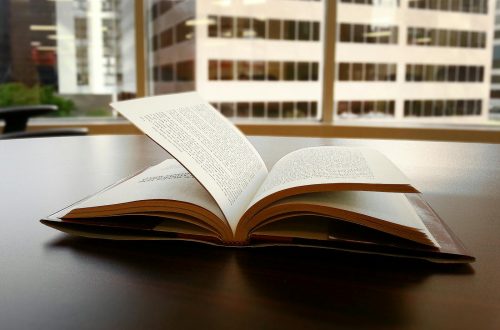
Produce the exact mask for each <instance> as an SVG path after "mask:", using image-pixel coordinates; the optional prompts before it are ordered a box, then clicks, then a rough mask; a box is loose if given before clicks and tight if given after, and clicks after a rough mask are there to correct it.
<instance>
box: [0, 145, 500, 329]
mask: <svg viewBox="0 0 500 330" xmlns="http://www.w3.org/2000/svg"><path fill="white" fill-rule="evenodd" d="M252 141H253V142H254V143H255V145H256V147H257V149H259V151H260V152H261V153H262V154H263V155H264V157H265V159H266V161H267V163H268V165H271V164H272V163H274V162H275V161H276V160H277V159H278V158H279V157H281V156H282V155H284V154H285V153H287V152H289V151H291V150H294V149H297V148H300V147H306V146H313V145H332V144H335V145H365V146H370V147H374V148H376V149H379V150H380V151H382V152H383V153H385V154H386V155H387V156H388V157H389V158H391V159H392V160H393V161H394V162H395V163H396V164H397V165H398V166H399V167H400V168H401V169H402V170H403V171H404V172H405V173H406V174H407V175H408V176H409V177H410V179H411V180H412V182H414V184H415V186H416V187H417V188H419V189H420V190H421V191H422V192H423V193H424V194H425V196H426V198H427V200H428V201H429V202H430V204H431V205H432V206H433V207H434V208H435V210H436V211H437V212H438V213H439V214H440V215H441V216H442V218H443V219H444V220H445V221H446V222H447V224H448V225H449V226H450V227H451V228H452V230H453V231H454V232H455V233H456V234H457V235H458V236H459V237H460V238H461V239H462V240H463V241H464V243H465V244H466V245H467V246H468V247H469V248H470V249H471V251H472V252H473V253H474V254H475V256H476V257H477V262H476V263H474V264H472V265H471V266H452V267H450V266H446V265H434V264H429V263H426V262H419V261H408V260H399V259H396V258H387V257H377V256H362V255H353V254H347V253H341V252H334V251H317V250H299V249H283V248H276V249H260V250H237V249H229V248H215V247H207V246H203V245H197V244H194V243H179V242H108V241H98V240H89V239H79V238H73V237H70V236H67V235H64V234H61V233H59V232H56V231H55V230H52V229H50V228H47V227H45V226H43V225H41V224H40V223H39V222H38V220H39V219H40V218H41V217H43V216H45V215H48V214H50V213H52V212H53V211H56V210H58V209H60V208H62V207H64V206H66V205H67V204H70V203H72V202H74V201H76V200H79V199H81V198H83V197H84V196H86V195H88V194H91V193H93V192H95V191H96V190H98V189H100V188H103V187H104V186H107V185H108V184H110V183H112V182H114V181H116V180H117V179H119V178H121V177H124V176H126V175H127V174H130V173H132V172H134V171H136V170H138V169H140V168H142V167H145V166H147V165H149V164H153V163H155V162H158V161H160V160H163V159H164V158H166V157H167V154H166V153H165V152H164V151H163V150H160V149H159V147H158V146H156V145H155V144H154V143H152V142H150V141H149V140H147V139H146V138H144V137H140V136H92V137H70V138H53V139H30V140H11V141H0V173H1V176H0V328H1V329H30V328H31V329H35V328H36V329H155V328H164V329H166V328H169V329H176V328H180V327H190V328H195V327H196V328H200V329H205V328H207V329H209V328H217V329H231V328H233V329H234V328H237V329H244V328H249V329H261V328H304V329H305V328H308V329H313V328H334V327H341V328H346V327H354V326H358V327H362V328H384V329H385V328H395V329H401V328H413V329H457V328H463V329H488V328H491V329H494V328H496V329H499V328H500V218H499V214H500V166H499V165H500V145H487V144H472V143H470V144H465V143H440V142H409V141H380V140H379V141H364V140H335V139H305V138H265V137H258V138H253V139H252Z"/></svg>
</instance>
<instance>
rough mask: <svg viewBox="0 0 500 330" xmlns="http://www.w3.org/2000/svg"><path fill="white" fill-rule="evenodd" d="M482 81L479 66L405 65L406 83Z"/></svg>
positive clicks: (482, 68) (482, 73)
mask: <svg viewBox="0 0 500 330" xmlns="http://www.w3.org/2000/svg"><path fill="white" fill-rule="evenodd" d="M483 80H484V67H483V66H479V65H469V66H467V65H423V64H407V65H406V81H414V82H419V81H435V82H483Z"/></svg>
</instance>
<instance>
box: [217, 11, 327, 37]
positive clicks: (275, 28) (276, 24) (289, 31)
mask: <svg viewBox="0 0 500 330" xmlns="http://www.w3.org/2000/svg"><path fill="white" fill-rule="evenodd" d="M208 18H209V20H210V24H209V25H208V36H209V37H211V38H240V39H269V40H290V41H293V40H299V41H319V38H320V31H319V22H314V21H296V20H283V21H282V20H277V19H256V18H250V17H227V16H220V17H219V16H213V15H210V16H208ZM233 26H234V27H235V28H236V31H234V27H233ZM266 31H267V34H266Z"/></svg>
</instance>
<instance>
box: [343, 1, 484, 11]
mask: <svg viewBox="0 0 500 330" xmlns="http://www.w3.org/2000/svg"><path fill="white" fill-rule="evenodd" d="M342 1H343V0H342ZM408 7H409V8H413V9H430V10H442V11H455V12H463V13H474V14H487V13H488V0H463V1H459V0H430V1H429V0H427V1H426V0H410V1H408Z"/></svg>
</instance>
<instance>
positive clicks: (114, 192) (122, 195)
mask: <svg viewBox="0 0 500 330" xmlns="http://www.w3.org/2000/svg"><path fill="white" fill-rule="evenodd" d="M159 199H160V200H174V201H180V202H186V203H191V204H195V205H198V206H201V207H203V208H204V209H206V210H208V211H210V212H212V213H213V214H214V215H216V216H217V217H218V218H220V219H224V216H223V214H222V212H221V210H220V209H219V207H218V206H217V204H216V203H215V201H214V199H213V198H212V196H210V194H209V193H208V192H207V191H206V190H205V189H204V188H203V187H202V186H201V185H200V183H199V182H198V181H197V180H196V179H195V178H194V177H193V176H192V175H191V173H189V172H188V171H187V170H186V169H185V168H184V167H182V165H181V164H179V162H177V161H176V160H175V159H167V160H165V161H163V162H161V163H159V164H158V165H155V166H152V167H150V168H148V169H146V170H145V171H143V172H141V173H139V174H138V175H136V176H134V177H132V178H130V179H128V180H125V181H123V182H121V183H120V184H118V185H115V186H114V187H111V188H110V189H107V190H105V191H103V192H101V193H99V194H96V195H95V196H92V197H91V198H89V199H87V200H85V201H84V202H82V203H80V204H77V205H75V206H76V207H77V208H87V207H96V206H103V205H115V204H121V203H129V202H134V201H144V200H159ZM221 221H222V220H221Z"/></svg>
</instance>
